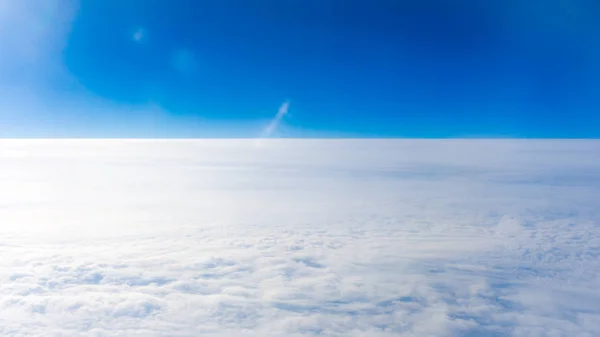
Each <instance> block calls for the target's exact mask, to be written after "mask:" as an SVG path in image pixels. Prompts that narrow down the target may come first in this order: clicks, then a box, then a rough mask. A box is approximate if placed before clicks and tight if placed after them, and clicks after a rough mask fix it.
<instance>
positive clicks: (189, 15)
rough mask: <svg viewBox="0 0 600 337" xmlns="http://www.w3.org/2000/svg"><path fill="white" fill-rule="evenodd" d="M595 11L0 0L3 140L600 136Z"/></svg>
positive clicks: (566, 1) (527, 4)
mask: <svg viewBox="0 0 600 337" xmlns="http://www.w3.org/2000/svg"><path fill="white" fill-rule="evenodd" d="M599 17H600V4H599V3H598V2H597V1H594V0H563V1H559V0H544V1H542V0H531V1H520V0H519V1H517V0H507V1H475V0H460V1H444V0H424V1H416V0H414V1H413V0H405V1H402V0H395V1H392V0H378V1H342V0H328V1H323V0H319V1H317V0H305V1H291V0H277V1H274V0H270V1H266V0H253V1H247V0H244V1H242V0H227V1H217V0H207V1H193V0H189V1H188V0H172V1H159V0H143V1H142V0H128V1H108V0H107V1H94V0H90V1H81V2H77V1H72V0H23V1H21V2H14V1H9V0H0V51H1V52H0V89H1V91H0V98H1V99H0V122H1V123H0V133H1V134H0V137H256V136H259V135H261V134H264V129H265V128H266V127H267V126H268V125H272V119H273V118H275V115H276V114H277V111H278V108H279V107H280V106H281V105H282V104H283V103H284V102H288V101H289V110H287V113H286V114H284V116H283V118H281V119H280V123H278V125H277V127H276V128H274V129H273V132H272V134H271V135H270V136H273V137H277V136H283V137H337V136H348V137H426V138H431V137H433V138H437V137H442V138H444V137H526V138H530V137H536V138H537V137H542V138H548V137H550V138H552V137H559V138H561V137H567V138H570V137H599V136H600V116H599V114H598V111H600V20H599V19H598V18H599Z"/></svg>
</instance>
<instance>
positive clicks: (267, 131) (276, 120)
mask: <svg viewBox="0 0 600 337" xmlns="http://www.w3.org/2000/svg"><path fill="white" fill-rule="evenodd" d="M289 106H290V102H289V101H285V102H283V104H281V106H280V107H279V110H277V114H276V115H275V117H273V119H272V120H271V122H269V124H268V125H267V126H266V127H265V128H264V129H263V131H262V133H261V135H260V138H267V137H270V136H271V135H272V134H273V133H274V132H275V131H276V130H277V127H278V126H279V124H280V123H281V120H282V119H283V117H284V116H285V115H287V113H288V109H289Z"/></svg>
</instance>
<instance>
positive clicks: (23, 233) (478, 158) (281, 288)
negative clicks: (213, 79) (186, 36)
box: [0, 140, 600, 336]
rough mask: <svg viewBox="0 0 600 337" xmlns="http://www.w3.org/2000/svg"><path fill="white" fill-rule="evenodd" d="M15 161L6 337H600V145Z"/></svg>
mask: <svg viewBox="0 0 600 337" xmlns="http://www.w3.org/2000/svg"><path fill="white" fill-rule="evenodd" d="M0 142H1V146H0V254H1V256H2V259H0V334H2V335H3V336H32V335H44V336H77V335H81V336H84V335H85V336H198V335H205V336H231V335H236V336H316V335H319V336H595V335H598V334H600V306H599V305H598V303H600V291H598V289H600V287H599V286H600V282H599V278H598V273H597V271H598V270H600V259H599V258H598V254H599V253H600V240H599V239H598V238H600V229H599V227H598V223H599V220H600V212H599V211H598V210H597V200H600V174H599V173H598V172H600V159H599V158H598V157H597V155H595V154H596V153H599V150H600V143H599V142H596V141H512V140H502V141H479V140H474V141H411V140H406V141H379V140H371V141H338V140H331V141H316V140H314V141H313V140H304V141H295V140H286V141H283V140H269V141H265V142H264V143H263V144H264V146H262V147H260V148H256V147H255V146H254V144H253V142H252V141H229V140H220V141H210V140H206V141H184V140H181V141H150V140H148V141H133V140H131V141H119V140H112V141H105V140H85V141H70V140H62V141H42V140H40V141H32V140H27V141H26V140H22V141H13V140H2V141H0Z"/></svg>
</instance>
